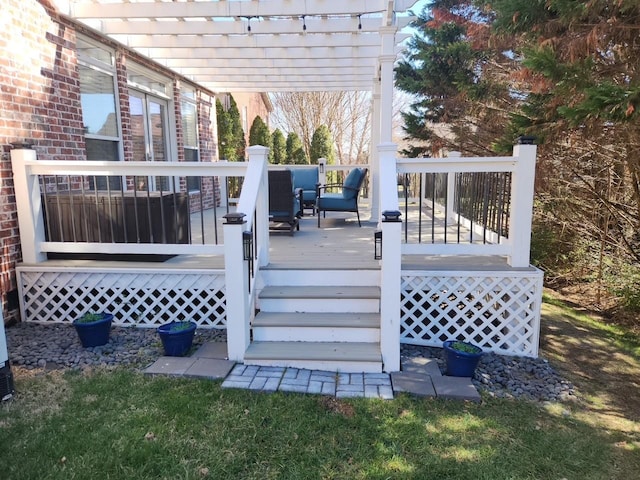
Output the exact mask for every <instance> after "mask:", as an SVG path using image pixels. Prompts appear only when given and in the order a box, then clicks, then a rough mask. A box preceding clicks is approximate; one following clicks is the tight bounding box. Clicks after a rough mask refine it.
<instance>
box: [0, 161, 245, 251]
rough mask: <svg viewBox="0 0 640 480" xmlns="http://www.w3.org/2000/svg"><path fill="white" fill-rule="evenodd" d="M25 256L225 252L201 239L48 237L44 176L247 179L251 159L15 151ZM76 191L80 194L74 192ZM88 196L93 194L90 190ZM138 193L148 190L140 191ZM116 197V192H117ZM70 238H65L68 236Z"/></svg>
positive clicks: (87, 191)
mask: <svg viewBox="0 0 640 480" xmlns="http://www.w3.org/2000/svg"><path fill="white" fill-rule="evenodd" d="M11 158H12V166H13V178H14V188H15V193H16V199H17V209H18V222H19V226H20V232H21V235H20V237H21V242H22V245H21V246H22V257H23V260H24V262H25V263H37V262H41V261H44V260H46V258H47V257H46V253H47V252H58V253H99V254H170V255H175V254H203V255H215V254H223V253H224V246H223V245H221V244H212V243H203V244H200V245H196V244H185V243H136V242H131V243H124V242H115V241H112V242H95V241H47V239H46V231H45V223H44V216H45V215H44V214H45V213H46V212H45V209H44V206H43V201H42V194H43V193H45V194H46V192H42V189H41V182H40V180H39V179H40V177H47V176H48V177H55V176H60V177H64V178H67V179H73V178H76V177H80V178H87V177H91V178H93V177H100V176H105V177H109V178H114V177H116V178H136V177H144V178H151V177H172V178H175V177H210V178H213V177H217V176H225V177H227V176H229V177H230V176H235V177H243V176H245V175H246V171H247V168H248V163H247V162H216V163H187V162H107V161H91V162H81V161H42V160H37V159H36V152H35V150H13V151H12V154H11ZM76 193H77V192H76ZM83 193H86V195H87V196H88V197H91V196H92V195H93V192H91V191H89V190H86V192H84V191H83ZM138 194H139V195H140V197H143V196H144V195H145V193H144V192H138ZM115 196H117V195H115ZM65 240H66V239H65Z"/></svg>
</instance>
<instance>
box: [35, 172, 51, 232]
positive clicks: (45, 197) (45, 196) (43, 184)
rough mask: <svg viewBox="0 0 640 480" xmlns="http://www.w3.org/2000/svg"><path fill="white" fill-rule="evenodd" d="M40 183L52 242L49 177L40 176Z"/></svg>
mask: <svg viewBox="0 0 640 480" xmlns="http://www.w3.org/2000/svg"><path fill="white" fill-rule="evenodd" d="M38 180H39V182H40V191H41V192H42V197H43V203H44V216H45V218H46V219H47V221H46V223H45V224H46V226H47V238H48V239H49V241H51V213H50V212H49V198H48V192H47V175H40V176H39V177H38Z"/></svg>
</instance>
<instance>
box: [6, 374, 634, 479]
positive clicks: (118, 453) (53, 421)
mask: <svg viewBox="0 0 640 480" xmlns="http://www.w3.org/2000/svg"><path fill="white" fill-rule="evenodd" d="M17 387H18V388H19V390H20V391H23V392H28V393H26V394H24V395H20V396H19V397H18V399H17V401H15V402H13V403H10V404H7V405H4V406H3V407H2V410H1V414H0V422H1V423H0V435H1V436H0V448H1V451H2V452H3V453H2V455H0V472H2V474H1V475H0V476H1V477H2V478H3V479H7V480H8V479H45V478H60V479H68V478H75V479H81V478H87V479H96V478H100V479H107V478H113V479H143V478H215V479H227V478H229V479H235V478H253V479H268V478H277V479H285V478H286V479H306V478H310V479H313V478H340V479H351V478H379V479H386V478H416V479H426V478H460V479H462V478H468V479H507V478H508V479H524V478H531V479H543V478H549V479H551V478H554V479H561V478H567V479H572V478H576V479H577V478H580V479H586V478H603V479H604V478H613V476H614V474H615V475H617V473H616V472H614V471H613V470H612V468H613V465H614V462H613V461H612V459H613V455H614V451H613V449H614V448H615V446H614V445H613V442H612V438H611V435H609V434H606V433H604V432H602V431H599V430H597V429H595V428H594V427H593V426H588V425H586V424H584V423H581V422H579V421H576V420H575V418H574V417H573V416H572V415H571V414H569V415H567V413H568V411H566V410H565V409H564V407H558V406H550V407H547V408H542V407H540V406H536V405H533V404H530V403H526V402H515V401H499V400H486V401H485V402H484V403H483V404H481V405H477V404H465V403H462V402H456V401H441V400H424V399H415V398H410V397H401V398H398V399H396V400H393V401H373V400H364V399H362V400H360V399H358V400H351V401H345V402H340V401H337V400H335V399H328V398H324V397H318V396H303V395H285V394H260V393H252V392H249V391H236V390H223V389H221V388H220V385H219V383H212V382H208V381H196V380H186V379H168V378H148V377H144V376H142V375H140V374H137V373H133V372H128V371H118V372H110V373H108V372H101V373H95V374H92V375H79V374H75V375H74V374H64V375H61V374H58V375H56V374H48V375H45V376H40V377H36V378H31V379H28V380H21V381H19V382H18V385H17ZM618 473H619V472H618ZM636 473H637V472H636ZM620 478H624V477H620ZM626 478H630V477H626Z"/></svg>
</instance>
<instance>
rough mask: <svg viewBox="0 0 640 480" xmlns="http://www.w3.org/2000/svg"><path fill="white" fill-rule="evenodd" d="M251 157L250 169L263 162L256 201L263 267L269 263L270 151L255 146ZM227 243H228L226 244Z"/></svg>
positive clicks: (260, 265) (257, 227) (259, 263)
mask: <svg viewBox="0 0 640 480" xmlns="http://www.w3.org/2000/svg"><path fill="white" fill-rule="evenodd" d="M247 153H248V155H249V165H250V166H249V168H251V165H252V163H258V162H262V163H263V165H264V168H263V169H262V177H261V180H260V188H259V189H258V197H257V199H256V219H255V220H256V221H255V229H256V237H257V239H258V242H259V246H258V245H256V248H258V247H259V249H258V266H259V267H263V266H265V265H267V264H268V263H269V182H268V180H267V168H266V165H267V155H268V154H269V149H268V148H267V147H263V146H260V145H254V146H251V147H249V148H247ZM225 243H226V242H225Z"/></svg>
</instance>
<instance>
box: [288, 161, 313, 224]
mask: <svg viewBox="0 0 640 480" xmlns="http://www.w3.org/2000/svg"><path fill="white" fill-rule="evenodd" d="M292 171H293V188H294V189H296V190H297V189H302V213H303V214H304V209H305V208H310V209H311V215H315V214H316V187H317V186H318V167H311V168H295V169H293V170H292Z"/></svg>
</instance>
